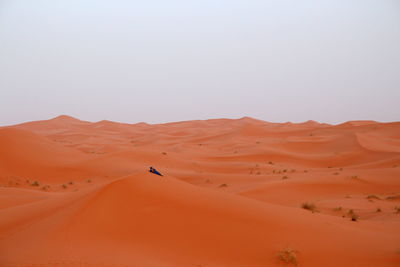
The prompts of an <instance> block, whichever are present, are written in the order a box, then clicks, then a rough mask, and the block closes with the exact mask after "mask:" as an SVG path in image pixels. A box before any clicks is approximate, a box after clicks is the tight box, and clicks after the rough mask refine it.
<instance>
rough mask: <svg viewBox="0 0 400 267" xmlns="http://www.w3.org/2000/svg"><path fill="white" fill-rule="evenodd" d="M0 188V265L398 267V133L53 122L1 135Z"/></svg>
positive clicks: (387, 128)
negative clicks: (156, 172)
mask: <svg viewBox="0 0 400 267" xmlns="http://www.w3.org/2000/svg"><path fill="white" fill-rule="evenodd" d="M149 166H154V167H156V168H157V169H158V170H160V171H161V172H162V173H163V174H164V177H160V176H156V175H154V174H151V173H149V172H147V169H148V167H149ZM0 185H1V187H0V266H203V267H206V266H296V265H297V266H399V265H400V234H398V229H400V208H399V211H398V210H397V209H396V207H400V123H377V122H373V121H368V122H348V123H345V124H341V125H337V126H331V125H327V124H319V123H317V122H314V121H308V122H305V123H300V124H292V123H285V124H277V123H268V122H263V121H260V120H255V119H252V118H247V117H246V118H243V119H239V120H227V119H221V120H207V121H187V122H178V123H169V124H160V125H149V124H145V123H140V124H121V123H115V122H110V121H101V122H97V123H90V122H84V121H80V120H78V119H74V118H71V117H68V116H60V117H57V118H54V119H52V120H48V121H40V122H30V123H25V124H20V125H15V126H11V127H3V128H0ZM304 203H310V204H313V205H310V208H309V209H308V210H307V209H303V208H301V206H302V204H304ZM310 209H311V210H310ZM351 217H353V218H354V219H355V221H352V220H351ZM285 251H286V252H287V253H286V254H285ZM285 260H287V261H289V262H287V263H285Z"/></svg>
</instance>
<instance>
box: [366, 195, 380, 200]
mask: <svg viewBox="0 0 400 267" xmlns="http://www.w3.org/2000/svg"><path fill="white" fill-rule="evenodd" d="M367 199H377V200H380V198H379V197H378V196H375V195H369V196H367Z"/></svg>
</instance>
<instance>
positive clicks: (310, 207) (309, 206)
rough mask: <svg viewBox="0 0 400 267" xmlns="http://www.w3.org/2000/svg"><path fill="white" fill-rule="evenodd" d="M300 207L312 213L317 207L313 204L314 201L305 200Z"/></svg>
mask: <svg viewBox="0 0 400 267" xmlns="http://www.w3.org/2000/svg"><path fill="white" fill-rule="evenodd" d="M301 207H302V208H303V209H305V210H309V211H311V212H312V213H314V212H316V211H317V207H316V206H315V204H314V203H309V202H305V203H303V204H301Z"/></svg>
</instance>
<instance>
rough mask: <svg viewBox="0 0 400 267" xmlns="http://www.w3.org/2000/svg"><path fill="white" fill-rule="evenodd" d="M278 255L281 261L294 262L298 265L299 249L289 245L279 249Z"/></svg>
mask: <svg viewBox="0 0 400 267" xmlns="http://www.w3.org/2000/svg"><path fill="white" fill-rule="evenodd" d="M277 256H278V259H279V260H280V261H281V262H284V263H288V264H293V265H294V266H298V263H297V251H296V250H294V249H292V248H289V247H287V248H285V249H284V250H282V251H279V252H278V254H277Z"/></svg>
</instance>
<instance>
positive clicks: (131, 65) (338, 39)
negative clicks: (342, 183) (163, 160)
mask: <svg viewBox="0 0 400 267" xmlns="http://www.w3.org/2000/svg"><path fill="white" fill-rule="evenodd" d="M60 114H68V115H71V116H74V117H77V118H80V119H83V120H89V121H97V120H103V119H108V120H114V121H122V122H128V123H135V122H140V121H145V122H149V123H160V122H170V121H181V120H193V119H209V118H222V117H226V118H240V117H243V116H251V117H255V118H258V119H262V120H267V121H273V122H286V121H292V122H301V121H306V120H310V119H312V120H317V121H320V122H327V123H340V122H343V121H347V120H361V119H366V120H378V121H399V120H400V1H399V0H314V1H311V0H301V1H300V0H275V1H269V0H242V1H238V0H196V1H195V0H181V1H178V0H169V1H166V0H146V1H134V0H132V1H128V0H126V1H122V0H113V1H111V0H109V1H101V0H86V1H85V0H48V1H41V0H35V1H31V0H25V1H24V0H0V125H9V124H15V123H20V122H24V121H31V120H40V119H48V118H51V117H55V116H57V115H60Z"/></svg>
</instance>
